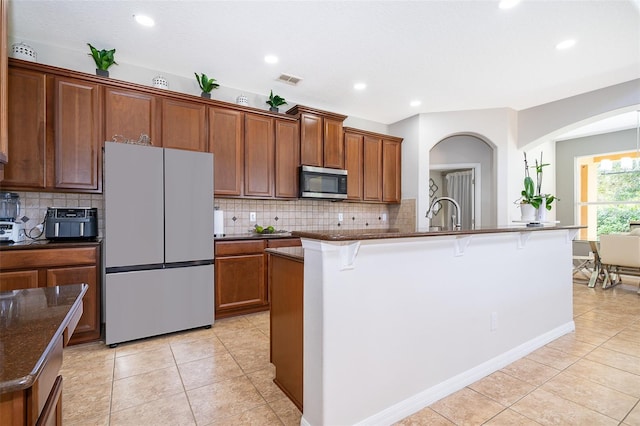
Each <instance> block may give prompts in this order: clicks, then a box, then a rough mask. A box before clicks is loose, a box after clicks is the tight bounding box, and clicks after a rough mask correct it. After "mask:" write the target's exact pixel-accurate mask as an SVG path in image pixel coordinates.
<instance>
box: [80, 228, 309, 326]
mask: <svg viewBox="0 0 640 426" xmlns="http://www.w3.org/2000/svg"><path fill="white" fill-rule="evenodd" d="M295 245H300V239H299V238H277V239H276V238H274V239H264V238H263V239H255V240H228V241H216V242H215V317H216V318H218V319H219V318H226V317H231V316H236V315H244V314H248V313H252V312H260V311H266V310H269V289H268V285H267V268H268V261H267V259H268V258H267V256H266V255H265V252H264V250H265V248H267V247H288V246H295ZM85 297H86V296H85Z"/></svg>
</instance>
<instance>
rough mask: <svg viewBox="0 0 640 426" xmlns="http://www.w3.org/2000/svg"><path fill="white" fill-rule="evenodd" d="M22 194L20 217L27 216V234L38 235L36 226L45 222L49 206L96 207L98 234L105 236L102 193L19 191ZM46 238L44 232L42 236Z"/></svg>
mask: <svg viewBox="0 0 640 426" xmlns="http://www.w3.org/2000/svg"><path fill="white" fill-rule="evenodd" d="M17 194H18V195H20V204H21V211H20V217H23V216H27V217H28V218H29V220H28V221H27V222H26V223H25V230H26V232H27V235H29V232H30V231H31V234H30V235H31V236H32V237H36V236H37V235H38V234H39V231H38V230H37V229H33V228H35V227H36V226H37V225H38V224H39V223H42V222H44V217H45V215H46V214H47V207H95V208H97V209H98V235H99V236H100V237H103V236H104V196H103V195H102V194H77V193H61V192H17ZM40 238H44V233H43V234H42V235H41V236H40Z"/></svg>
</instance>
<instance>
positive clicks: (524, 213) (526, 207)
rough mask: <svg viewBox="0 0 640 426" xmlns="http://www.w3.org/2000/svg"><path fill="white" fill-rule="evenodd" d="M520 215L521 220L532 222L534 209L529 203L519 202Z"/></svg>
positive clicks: (534, 213)
mask: <svg viewBox="0 0 640 426" xmlns="http://www.w3.org/2000/svg"><path fill="white" fill-rule="evenodd" d="M520 215H521V217H520V220H522V221H523V222H533V221H534V220H536V209H535V207H533V206H532V205H531V204H529V203H520Z"/></svg>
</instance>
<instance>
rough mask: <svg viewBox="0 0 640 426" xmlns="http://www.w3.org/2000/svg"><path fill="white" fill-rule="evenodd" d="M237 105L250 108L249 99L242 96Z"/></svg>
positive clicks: (238, 98) (239, 97)
mask: <svg viewBox="0 0 640 426" xmlns="http://www.w3.org/2000/svg"><path fill="white" fill-rule="evenodd" d="M236 103H237V104H238V105H242V106H249V98H247V97H246V96H245V95H240V96H238V97H237V98H236Z"/></svg>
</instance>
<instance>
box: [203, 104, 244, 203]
mask: <svg viewBox="0 0 640 426" xmlns="http://www.w3.org/2000/svg"><path fill="white" fill-rule="evenodd" d="M243 129H244V113H243V112H240V111H234V110H229V109H224V108H212V107H210V108H209V151H210V152H212V153H213V163H214V168H213V174H214V178H213V185H214V193H215V195H218V196H220V195H242V185H243V182H244V180H243V179H244V131H243Z"/></svg>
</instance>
